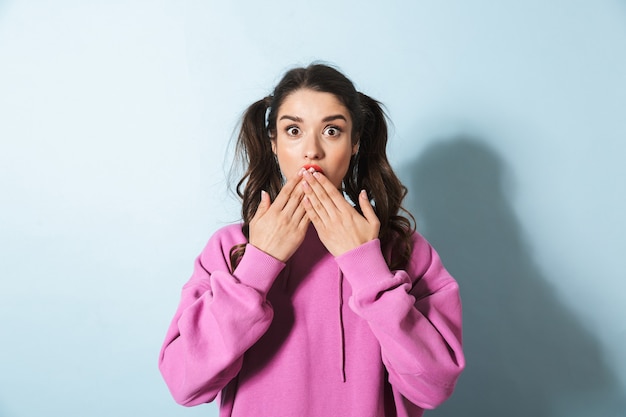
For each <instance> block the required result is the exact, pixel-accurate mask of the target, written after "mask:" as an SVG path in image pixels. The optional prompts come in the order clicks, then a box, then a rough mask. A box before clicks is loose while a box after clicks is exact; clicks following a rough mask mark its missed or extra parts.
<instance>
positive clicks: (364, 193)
mask: <svg viewBox="0 0 626 417" xmlns="http://www.w3.org/2000/svg"><path fill="white" fill-rule="evenodd" d="M359 194H360V195H361V197H362V198H367V192H365V190H361V192H360V193H359Z"/></svg>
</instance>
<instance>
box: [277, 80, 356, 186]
mask: <svg viewBox="0 0 626 417" xmlns="http://www.w3.org/2000/svg"><path fill="white" fill-rule="evenodd" d="M272 150H273V151H274V154H276V156H277V158H278V164H279V165H280V170H281V171H282V173H283V176H285V178H287V179H290V178H292V177H293V176H295V175H297V174H298V172H299V171H300V169H302V168H303V167H305V168H306V169H315V170H316V171H320V172H322V173H323V174H324V175H325V176H326V177H327V178H328V179H329V180H330V181H331V182H332V183H333V184H334V185H335V186H336V187H337V188H341V183H342V181H343V178H344V176H345V175H346V173H347V172H348V167H349V165H350V157H351V156H352V155H354V154H355V153H356V151H357V150H358V143H352V118H351V117H350V113H349V112H348V109H347V108H346V107H345V106H344V105H343V104H341V102H340V101H339V100H338V99H337V97H335V96H334V95H333V94H330V93H321V92H318V91H313V90H309V89H300V90H296V91H294V92H293V93H291V94H290V95H288V96H287V97H286V98H285V99H284V100H283V103H282V105H281V106H280V107H279V108H278V114H277V117H276V134H275V135H274V137H273V138H272Z"/></svg>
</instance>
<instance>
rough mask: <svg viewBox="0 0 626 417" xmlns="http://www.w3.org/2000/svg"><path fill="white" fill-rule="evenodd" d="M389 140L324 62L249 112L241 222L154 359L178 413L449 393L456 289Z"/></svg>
mask: <svg viewBox="0 0 626 417" xmlns="http://www.w3.org/2000/svg"><path fill="white" fill-rule="evenodd" d="M386 144H387V124H386V119H385V114H384V113H383V111H382V109H381V106H380V104H379V103H378V102H377V101H376V100H374V99H372V98H370V97H368V96H366V95H364V94H362V93H359V92H357V91H356V89H355V88H354V86H353V84H352V82H350V80H348V79H347V78H346V77H345V76H344V75H343V74H341V73H340V72H339V71H337V70H336V69H334V68H331V67H329V66H325V65H311V66H309V67H306V68H297V69H293V70H291V71H289V72H287V74H286V75H285V76H284V78H283V79H282V80H281V81H280V83H279V84H278V86H277V87H276V89H275V90H274V92H273V94H272V95H270V96H268V97H266V98H264V99H262V100H259V101H257V102H256V103H254V104H252V105H251V106H250V107H249V108H248V110H247V111H246V113H245V114H244V117H243V121H242V124H241V130H240V133H239V141H238V146H237V150H238V152H239V155H240V156H241V157H242V160H243V162H244V164H245V167H246V171H245V174H244V176H243V178H242V179H241V181H240V182H239V184H238V186H237V192H238V194H239V195H240V197H241V198H242V200H243V206H242V216H243V222H242V224H236V225H230V226H226V227H224V228H222V229H220V230H218V231H217V232H216V233H215V234H214V235H213V237H212V238H211V239H210V240H209V242H208V244H207V246H206V247H205V249H204V250H203V251H202V253H201V254H200V256H199V257H198V258H197V259H196V263H195V268H194V272H193V275H192V276H191V279H190V280H189V281H188V282H187V284H186V285H185V286H184V287H183V290H182V297H181V301H180V305H179V307H178V310H177V311H176V314H175V316H174V319H173V321H172V323H171V325H170V327H169V330H168V332H167V335H166V338H165V342H164V344H163V347H162V350H161V355H160V358H159V368H160V370H161V373H162V375H163V377H164V379H165V381H166V383H167V385H168V387H169V389H170V391H171V393H172V395H173V397H174V399H175V400H176V401H177V402H178V403H180V404H183V405H187V406H193V405H197V404H201V403H206V402H210V401H213V400H214V399H215V398H216V396H217V395H218V394H219V401H220V416H245V417H251V416H254V417H258V416H271V417H277V416H358V417H367V416H372V417H374V416H421V415H422V414H423V409H425V408H433V407H436V406H437V405H439V404H441V403H442V402H443V401H444V400H446V399H447V398H448V397H449V396H450V395H451V393H452V391H453V389H454V385H455V382H456V380H457V378H458V376H459V374H460V373H461V371H462V370H463V368H464V366H465V360H464V356H463V351H462V345H461V302H460V299H459V292H458V286H457V283H456V282H455V280H454V279H453V278H452V277H451V276H450V274H449V273H448V272H447V271H446V270H445V269H444V267H443V265H442V263H441V261H440V259H439V257H438V256H437V254H436V252H435V251H434V250H433V248H432V247H431V246H430V245H429V244H428V242H426V240H425V239H424V238H423V237H422V236H420V235H419V234H418V233H417V232H415V231H414V230H413V228H412V226H411V222H410V221H409V219H408V218H407V217H405V216H403V215H402V213H406V212H405V211H404V210H403V209H402V207H401V203H402V200H403V198H404V196H405V195H406V188H405V187H404V186H403V185H402V184H401V183H400V181H399V179H398V178H397V176H396V175H395V173H394V172H393V170H392V169H391V167H390V165H389V163H388V161H387V157H386ZM406 215H407V216H408V217H411V216H410V214H408V213H406Z"/></svg>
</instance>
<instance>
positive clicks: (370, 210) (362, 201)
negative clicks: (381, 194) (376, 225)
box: [359, 190, 378, 223]
mask: <svg viewBox="0 0 626 417" xmlns="http://www.w3.org/2000/svg"><path fill="white" fill-rule="evenodd" d="M359 206H360V207H361V211H362V212H363V216H365V218H366V219H367V221H368V222H369V223H373V222H378V217H377V216H376V212H375V211H374V207H372V203H370V200H369V198H367V192H366V191H365V190H361V192H360V193H359Z"/></svg>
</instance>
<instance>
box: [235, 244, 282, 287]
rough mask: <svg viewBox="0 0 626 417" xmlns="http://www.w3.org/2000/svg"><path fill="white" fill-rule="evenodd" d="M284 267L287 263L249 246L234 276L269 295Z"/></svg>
mask: <svg viewBox="0 0 626 417" xmlns="http://www.w3.org/2000/svg"><path fill="white" fill-rule="evenodd" d="M284 267H285V263H283V262H281V261H279V260H278V259H276V258H274V257H272V256H270V255H268V254H267V253H265V252H263V251H262V250H260V249H257V248H256V247H255V246H253V245H250V244H247V245H246V251H245V253H244V254H243V256H242V257H241V261H239V265H237V268H235V271H234V272H233V275H234V276H235V278H237V279H238V280H239V281H240V282H241V283H243V284H245V285H247V286H249V287H252V288H254V289H256V290H257V291H259V292H260V293H262V294H267V293H268V291H269V290H270V288H271V287H272V284H274V280H276V277H277V276H278V274H280V271H282V270H283V268H284Z"/></svg>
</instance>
